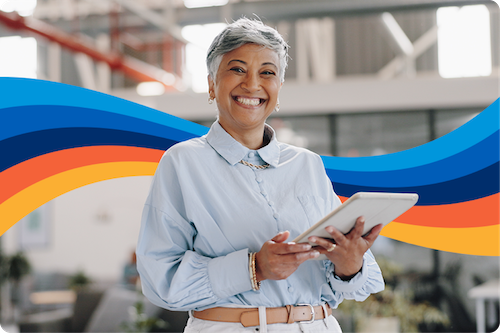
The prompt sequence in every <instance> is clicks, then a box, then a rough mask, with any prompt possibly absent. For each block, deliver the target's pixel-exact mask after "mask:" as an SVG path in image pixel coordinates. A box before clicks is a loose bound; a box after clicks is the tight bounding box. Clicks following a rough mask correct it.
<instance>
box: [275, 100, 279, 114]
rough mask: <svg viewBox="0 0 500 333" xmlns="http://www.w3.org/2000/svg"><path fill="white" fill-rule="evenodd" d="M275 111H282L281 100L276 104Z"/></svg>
mask: <svg viewBox="0 0 500 333" xmlns="http://www.w3.org/2000/svg"><path fill="white" fill-rule="evenodd" d="M274 111H276V112H280V102H278V103H276V106H275V107H274Z"/></svg>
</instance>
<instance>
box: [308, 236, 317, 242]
mask: <svg viewBox="0 0 500 333" xmlns="http://www.w3.org/2000/svg"><path fill="white" fill-rule="evenodd" d="M309 240H310V241H311V242H313V243H316V241H317V240H318V238H316V237H310V238H309Z"/></svg>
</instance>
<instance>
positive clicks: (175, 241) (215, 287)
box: [137, 160, 252, 311]
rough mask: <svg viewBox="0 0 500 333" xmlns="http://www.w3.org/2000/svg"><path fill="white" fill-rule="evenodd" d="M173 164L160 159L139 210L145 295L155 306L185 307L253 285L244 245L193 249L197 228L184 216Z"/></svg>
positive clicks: (139, 261)
mask: <svg viewBox="0 0 500 333" xmlns="http://www.w3.org/2000/svg"><path fill="white" fill-rule="evenodd" d="M165 164H166V165H165ZM172 167H173V166H172V165H171V163H170V162H165V161H163V160H162V162H161V163H160V166H159V167H158V170H157V172H156V174H155V177H154V178H153V184H152V187H151V190H150V194H149V197H148V199H147V201H146V205H145V208H144V211H143V216H142V224H141V231H140V234H139V240H138V244H137V268H138V271H139V274H140V277H141V284H142V290H143V293H144V295H145V296H146V297H147V298H148V299H149V300H150V301H151V302H152V303H153V304H155V305H157V306H160V307H163V308H166V309H169V310H175V311H187V310H191V309H197V308H198V309H199V308H203V307H209V306H210V305H212V304H214V303H216V302H217V301H219V300H221V299H224V298H227V297H229V296H233V295H236V294H239V293H242V292H245V291H249V290H251V289H252V287H251V282H250V276H249V271H248V249H243V250H239V251H235V252H232V253H229V254H227V255H225V256H221V257H217V258H210V257H207V256H203V255H201V254H199V253H197V252H196V251H195V249H194V239H195V238H196V235H197V232H196V228H195V227H194V225H193V224H191V223H190V222H189V221H188V220H187V219H186V218H185V213H184V212H183V204H182V200H181V199H179V198H182V191H181V188H180V186H179V183H178V180H176V173H175V168H172ZM162 170H165V172H162ZM167 170H168V172H167Z"/></svg>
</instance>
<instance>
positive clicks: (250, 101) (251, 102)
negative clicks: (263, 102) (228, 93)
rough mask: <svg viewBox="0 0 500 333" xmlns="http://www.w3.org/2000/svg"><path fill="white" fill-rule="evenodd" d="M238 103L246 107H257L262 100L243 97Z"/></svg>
mask: <svg viewBox="0 0 500 333" xmlns="http://www.w3.org/2000/svg"><path fill="white" fill-rule="evenodd" d="M237 101H238V102H239V103H241V104H245V105H251V106H257V105H259V104H260V98H243V97H238V98H237Z"/></svg>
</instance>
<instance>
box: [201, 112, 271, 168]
mask: <svg viewBox="0 0 500 333" xmlns="http://www.w3.org/2000/svg"><path fill="white" fill-rule="evenodd" d="M264 133H265V135H268V136H270V137H271V140H270V142H269V144H267V145H266V146H265V147H262V148H260V149H258V150H257V152H258V153H259V155H260V157H261V158H262V159H263V160H264V161H265V162H266V163H268V164H269V165H271V166H273V167H277V166H278V163H279V159H280V148H279V146H278V141H277V140H276V134H275V133H274V130H273V129H272V127H271V126H269V125H268V124H265V128H264ZM206 139H207V142H208V143H209V144H210V146H212V148H213V149H215V151H216V152H217V153H218V154H219V155H220V156H222V157H223V158H224V159H225V160H226V161H227V162H228V163H229V164H231V165H235V164H236V163H238V162H239V161H241V160H242V159H243V158H244V157H245V155H246V154H247V153H248V151H249V150H250V149H248V148H247V147H245V146H243V145H242V144H241V143H239V142H238V141H236V140H235V139H234V138H233V137H232V136H231V135H230V134H229V133H227V132H226V131H225V130H224V129H223V128H222V126H221V125H220V124H219V122H218V121H215V122H214V123H213V124H212V127H210V131H209V132H208V134H207V135H206Z"/></svg>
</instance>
